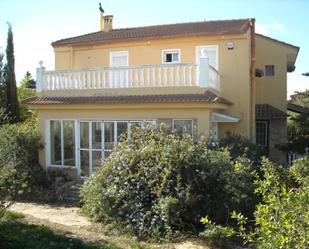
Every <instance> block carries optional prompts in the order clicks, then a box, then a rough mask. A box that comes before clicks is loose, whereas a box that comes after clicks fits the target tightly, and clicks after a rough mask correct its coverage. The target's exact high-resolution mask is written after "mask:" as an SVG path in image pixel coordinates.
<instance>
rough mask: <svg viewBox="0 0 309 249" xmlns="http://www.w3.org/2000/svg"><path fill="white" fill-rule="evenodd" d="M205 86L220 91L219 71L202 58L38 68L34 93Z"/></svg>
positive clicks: (206, 59)
mask: <svg viewBox="0 0 309 249" xmlns="http://www.w3.org/2000/svg"><path fill="white" fill-rule="evenodd" d="M191 86H197V87H205V88H211V89H214V90H217V91H220V75H219V72H218V71H217V70H216V69H215V68H213V67H212V66H211V65H209V63H208V58H203V59H201V61H200V64H199V65H196V64H158V65H138V66H128V67H103V68H89V69H70V70H58V71H45V68H44V67H43V66H42V65H41V67H40V68H38V69H37V92H42V91H59V90H84V89H87V90H89V89H111V88H145V87H191Z"/></svg>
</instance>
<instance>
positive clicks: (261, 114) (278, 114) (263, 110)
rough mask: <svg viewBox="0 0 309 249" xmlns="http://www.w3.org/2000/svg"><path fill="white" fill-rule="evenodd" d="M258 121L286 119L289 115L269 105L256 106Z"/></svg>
mask: <svg viewBox="0 0 309 249" xmlns="http://www.w3.org/2000/svg"><path fill="white" fill-rule="evenodd" d="M255 117H256V119H277V118H286V117H287V114H286V113H285V112H284V111H281V110H279V109H277V108H275V107H273V106H272V105H269V104H257V105H255Z"/></svg>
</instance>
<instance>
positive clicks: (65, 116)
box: [26, 13, 299, 176]
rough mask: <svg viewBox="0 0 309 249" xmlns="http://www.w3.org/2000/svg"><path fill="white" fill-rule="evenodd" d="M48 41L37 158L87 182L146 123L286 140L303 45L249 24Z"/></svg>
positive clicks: (38, 101) (107, 20) (106, 32)
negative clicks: (49, 67) (49, 60)
mask: <svg viewBox="0 0 309 249" xmlns="http://www.w3.org/2000/svg"><path fill="white" fill-rule="evenodd" d="M100 19H101V23H100V24H101V25H100V31H98V32H95V33H90V34H86V35H81V36H78V37H73V38H67V39H63V40H58V41H56V42H53V43H52V46H53V48H54V51H55V67H56V68H55V71H46V70H45V68H44V67H43V65H42V64H41V66H40V68H38V69H37V96H36V97H33V98H30V99H28V100H26V103H27V104H28V105H29V106H32V107H34V108H36V109H37V110H38V120H39V128H40V130H41V132H42V136H43V140H44V142H45V150H44V151H42V152H41V154H40V162H41V164H42V165H44V166H45V167H46V168H61V169H66V170H68V171H69V172H70V173H71V174H74V175H76V176H87V175H89V174H91V173H92V172H93V171H94V170H95V169H96V168H97V167H99V165H100V162H101V159H102V158H105V157H107V156H108V155H109V154H110V153H111V151H112V150H113V148H114V146H115V144H116V143H117V140H118V137H119V135H120V134H122V133H127V134H128V136H129V135H130V131H131V129H132V127H133V126H136V125H142V124H143V122H145V121H153V122H157V123H161V122H164V123H166V124H167V125H168V126H169V127H170V128H171V129H176V130H179V131H182V130H184V129H186V130H188V131H189V132H191V133H192V135H201V134H203V135H206V136H209V135H213V136H214V137H218V138H220V136H223V135H224V134H225V133H226V131H231V132H234V133H239V134H241V135H243V136H245V137H247V138H249V139H251V140H252V141H256V142H257V143H260V144H263V145H265V146H267V147H268V149H269V154H270V156H271V157H272V158H273V159H275V160H281V161H282V160H285V158H284V156H282V153H280V152H279V151H278V150H277V149H276V148H275V145H276V144H278V143H283V142H285V139H286V99H287V96H286V94H287V80H286V78H287V77H286V74H287V72H291V71H293V70H294V67H295V66H294V65H295V60H296V57H297V53H298V50H299V48H298V47H295V46H293V45H290V44H286V43H283V42H281V41H277V40H274V39H272V38H269V37H265V36H262V35H258V34H256V33H255V29H254V27H255V20H254V19H240V20H222V21H204V22H195V23H180V24H169V25H158V26H147V27H137V28H125V29H113V27H112V24H113V16H110V15H109V16H104V15H103V14H102V13H101V14H100Z"/></svg>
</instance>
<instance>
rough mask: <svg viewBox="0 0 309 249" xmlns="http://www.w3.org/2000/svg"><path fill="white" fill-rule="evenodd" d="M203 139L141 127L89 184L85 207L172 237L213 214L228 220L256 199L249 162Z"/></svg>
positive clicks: (139, 230)
mask: <svg viewBox="0 0 309 249" xmlns="http://www.w3.org/2000/svg"><path fill="white" fill-rule="evenodd" d="M205 144H206V142H205V140H204V139H199V140H197V141H195V140H194V139H192V138H191V137H190V136H189V135H182V136H179V135H177V134H167V133H165V132H164V127H153V126H151V125H149V126H146V128H144V129H137V130H136V131H135V132H134V133H132V134H131V137H130V139H128V140H125V141H123V142H122V143H120V144H119V145H118V147H117V149H116V150H115V152H114V153H113V154H112V155H111V156H110V157H109V158H108V159H106V160H105V162H104V164H103V166H102V168H101V169H100V170H99V171H98V172H97V173H96V174H95V175H93V176H92V177H90V178H89V179H88V181H87V182H86V183H85V184H84V187H83V189H82V191H81V195H82V199H83V202H84V205H83V211H84V212H85V213H86V214H88V215H89V216H90V217H92V218H94V219H96V220H99V221H105V222H117V223H121V224H123V225H124V226H126V227H127V228H128V229H129V230H131V231H132V232H133V233H134V234H135V235H136V236H137V237H139V238H146V237H147V238H156V239H163V238H166V239H168V238H170V237H171V236H172V235H174V234H175V233H177V232H178V231H184V230H186V229H190V230H191V231H192V229H193V230H195V231H196V232H197V231H198V230H199V229H200V228H201V224H200V222H199V220H200V218H201V217H204V216H206V215H208V216H209V217H210V218H211V219H212V220H214V221H215V222H218V223H222V222H226V219H227V218H228V217H229V213H230V211H231V210H241V211H244V208H245V209H246V210H247V209H248V208H247V206H248V205H249V206H254V205H252V203H253V202H251V200H254V198H253V197H254V196H253V186H252V177H251V175H250V173H249V171H250V163H249V162H248V160H246V159H244V158H243V159H241V160H240V161H238V162H236V163H234V162H232V161H230V156H229V153H228V151H218V150H208V149H207V148H206V146H205Z"/></svg>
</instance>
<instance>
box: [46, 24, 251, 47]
mask: <svg viewBox="0 0 309 249" xmlns="http://www.w3.org/2000/svg"><path fill="white" fill-rule="evenodd" d="M251 20H252V19H238V20H220V21H203V22H192V23H177V24H167V25H156V26H145V27H136V28H125V29H113V30H111V31H109V32H102V31H99V32H94V33H90V34H85V35H81V36H76V37H72V38H67V39H62V40H58V41H55V42H53V43H52V46H53V47H56V46H62V45H80V44H89V43H106V42H107V43H108V42H115V41H127V40H142V39H155V38H163V37H165V38H169V37H181V36H182V37H183V36H196V35H224V34H240V33H244V32H246V31H247V30H248V28H249V26H250V22H251Z"/></svg>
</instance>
